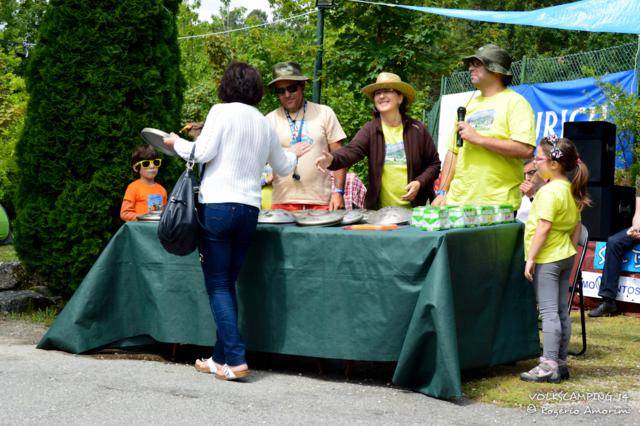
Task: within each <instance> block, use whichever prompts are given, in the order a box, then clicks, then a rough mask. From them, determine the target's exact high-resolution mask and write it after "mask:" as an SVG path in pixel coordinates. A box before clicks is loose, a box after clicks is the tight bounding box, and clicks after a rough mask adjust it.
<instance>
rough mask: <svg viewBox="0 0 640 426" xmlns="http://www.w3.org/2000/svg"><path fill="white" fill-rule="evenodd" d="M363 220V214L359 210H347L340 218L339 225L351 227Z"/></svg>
mask: <svg viewBox="0 0 640 426" xmlns="http://www.w3.org/2000/svg"><path fill="white" fill-rule="evenodd" d="M363 219H364V212H363V211H360V210H349V211H347V212H346V213H345V214H344V216H343V217H342V222H341V223H340V225H353V224H354V223H359V222H361V221H362V220H363Z"/></svg>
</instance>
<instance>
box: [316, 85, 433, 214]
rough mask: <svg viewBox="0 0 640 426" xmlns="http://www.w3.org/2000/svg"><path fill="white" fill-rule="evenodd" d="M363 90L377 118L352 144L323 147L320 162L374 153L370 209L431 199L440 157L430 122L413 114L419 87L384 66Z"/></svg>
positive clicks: (334, 163)
mask: <svg viewBox="0 0 640 426" xmlns="http://www.w3.org/2000/svg"><path fill="white" fill-rule="evenodd" d="M362 91H363V92H364V94H365V95H367V96H368V97H369V98H370V99H371V100H372V101H373V104H374V113H373V115H374V118H373V120H371V121H369V122H368V123H366V124H365V125H364V126H363V127H362V128H361V129H360V130H359V131H358V133H357V134H356V136H355V137H354V138H353V140H352V141H351V142H350V143H349V144H348V145H346V146H344V147H342V148H340V149H339V150H337V151H334V152H331V153H329V152H328V151H325V152H323V153H322V154H321V155H320V156H319V157H317V158H316V160H315V162H316V167H318V168H319V169H320V170H326V169H329V170H338V169H341V168H345V167H349V166H351V165H353V164H355V163H357V162H358V161H360V160H361V159H363V158H364V157H368V160H369V187H368V188H367V194H366V197H365V207H366V208H367V209H377V208H381V207H387V206H400V207H411V206H420V205H425V204H426V203H427V201H429V200H433V198H434V197H435V193H434V191H433V182H434V181H435V179H436V178H437V177H438V174H439V173H440V159H439V158H438V152H437V151H436V147H435V145H434V143H433V140H432V139H431V135H430V134H429V131H428V130H427V129H426V127H425V125H424V124H423V123H421V122H420V121H418V120H415V119H413V118H411V117H409V116H408V115H407V108H408V106H409V104H410V103H411V102H413V100H414V99H415V96H416V92H415V90H414V89H413V87H411V86H410V85H409V84H407V83H405V82H403V81H402V80H401V79H400V77H399V76H397V75H396V74H392V73H388V72H383V73H380V74H379V75H378V78H377V80H376V82H375V83H374V84H370V85H368V86H366V87H365V88H364V89H362Z"/></svg>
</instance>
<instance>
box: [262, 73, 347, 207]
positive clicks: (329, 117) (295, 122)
mask: <svg viewBox="0 0 640 426" xmlns="http://www.w3.org/2000/svg"><path fill="white" fill-rule="evenodd" d="M308 80H310V79H309V78H308V77H306V76H305V75H303V74H302V71H301V69H300V65H299V64H297V63H295V62H280V63H277V64H275V65H274V66H273V79H272V80H271V81H270V82H269V84H268V86H269V87H271V88H272V89H273V92H274V95H275V96H276V97H277V98H278V101H279V102H280V107H279V108H277V109H275V110H273V111H271V112H270V113H269V114H267V119H268V120H269V122H270V123H271V126H272V127H273V128H274V129H275V131H276V133H277V134H278V138H279V140H280V144H281V145H282V147H283V148H285V149H286V148H288V147H290V146H291V145H292V144H296V143H300V142H306V143H309V144H311V152H310V155H306V156H304V157H300V159H299V160H298V166H297V168H296V170H295V172H294V175H293V176H286V177H280V176H274V179H273V183H272V185H273V193H272V198H271V199H272V204H271V208H272V209H283V210H289V211H296V210H308V209H313V210H336V209H341V208H344V184H345V175H346V173H345V170H337V171H336V172H334V173H333V177H331V176H328V175H326V174H324V173H321V172H320V171H318V170H317V169H316V167H315V165H314V163H313V159H314V158H315V157H316V156H317V155H320V153H322V152H323V151H325V150H329V151H335V150H337V149H339V148H340V147H341V146H342V142H343V141H344V139H346V137H347V136H346V135H345V133H344V131H343V130H342V127H341V126H340V123H339V122H338V118H337V117H336V114H335V113H334V112H333V110H332V109H331V108H330V107H328V106H326V105H320V104H316V103H314V102H311V101H308V100H306V99H305V96H304V89H305V83H306V82H307V81H308ZM332 179H335V182H334V188H333V189H332V185H331V184H332V181H331V180H332Z"/></svg>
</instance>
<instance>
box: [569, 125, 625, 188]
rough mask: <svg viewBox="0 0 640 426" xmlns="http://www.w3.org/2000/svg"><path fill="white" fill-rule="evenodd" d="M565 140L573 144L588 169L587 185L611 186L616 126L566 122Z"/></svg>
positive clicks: (614, 164) (614, 163)
mask: <svg viewBox="0 0 640 426" xmlns="http://www.w3.org/2000/svg"><path fill="white" fill-rule="evenodd" d="M563 135H564V137H565V138H568V139H571V140H572V141H573V143H575V145H576V148H577V149H578V153H579V155H580V159H581V160H582V161H583V162H584V163H585V164H586V165H587V167H589V185H601V186H608V185H613V175H614V171H615V166H616V125H615V124H612V123H609V122H607V121H568V122H566V123H564V133H563Z"/></svg>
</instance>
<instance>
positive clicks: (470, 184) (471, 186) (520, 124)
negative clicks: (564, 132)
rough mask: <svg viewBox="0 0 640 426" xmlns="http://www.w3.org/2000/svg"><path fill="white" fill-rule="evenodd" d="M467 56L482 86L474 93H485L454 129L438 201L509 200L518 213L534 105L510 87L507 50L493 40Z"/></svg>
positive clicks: (476, 81) (530, 149) (484, 202)
mask: <svg viewBox="0 0 640 426" xmlns="http://www.w3.org/2000/svg"><path fill="white" fill-rule="evenodd" d="M462 60H463V62H464V64H465V66H466V67H467V69H468V70H469V77H470V79H471V83H472V84H473V85H474V87H475V88H476V89H477V90H476V92H474V94H473V95H472V96H474V95H476V94H477V92H478V91H479V92H480V94H479V96H476V97H474V98H473V99H470V100H469V102H468V105H466V115H465V119H464V120H463V121H458V122H457V123H456V127H455V129H452V132H451V137H450V139H449V149H448V152H447V156H446V157H445V162H444V167H443V169H442V179H441V182H440V189H439V190H438V191H437V192H438V197H437V198H436V200H435V201H434V203H433V204H435V205H443V204H457V205H460V204H479V205H488V204H495V205H500V204H502V205H506V204H509V205H510V206H511V208H512V209H513V211H514V212H515V211H517V210H518V208H519V207H520V202H521V201H522V196H521V193H520V185H521V184H522V181H523V173H524V166H523V161H524V160H525V159H527V158H531V157H532V155H533V150H534V149H535V146H536V134H535V120H534V114H533V109H532V108H531V105H529V102H527V100H526V99H525V98H524V97H523V96H522V95H520V94H518V93H516V92H515V91H513V90H512V89H509V88H507V84H509V83H510V82H511V80H512V78H513V75H512V73H511V70H510V68H511V56H510V55H509V53H507V51H506V50H504V49H502V48H500V47H498V46H496V45H494V44H487V45H485V46H482V47H481V48H479V49H478V50H477V51H476V52H475V53H474V54H473V55H469V56H466V57H464V58H463V59H462ZM460 106H461V107H465V105H460ZM458 135H460V138H461V140H462V146H461V147H460V146H458V144H457V143H456V142H457V136H458Z"/></svg>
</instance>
